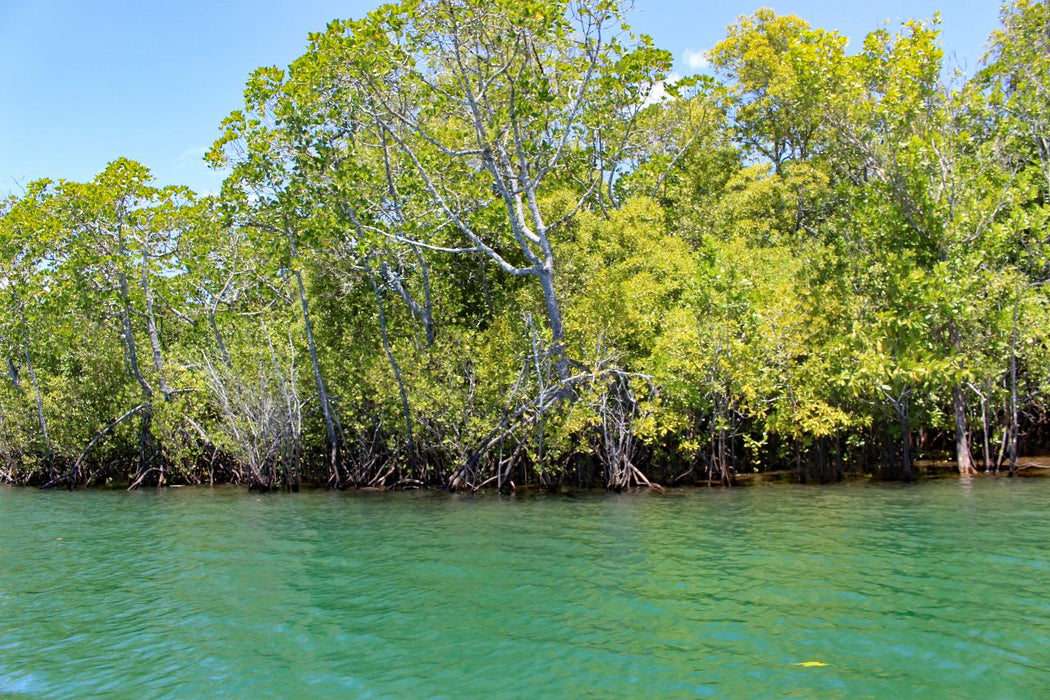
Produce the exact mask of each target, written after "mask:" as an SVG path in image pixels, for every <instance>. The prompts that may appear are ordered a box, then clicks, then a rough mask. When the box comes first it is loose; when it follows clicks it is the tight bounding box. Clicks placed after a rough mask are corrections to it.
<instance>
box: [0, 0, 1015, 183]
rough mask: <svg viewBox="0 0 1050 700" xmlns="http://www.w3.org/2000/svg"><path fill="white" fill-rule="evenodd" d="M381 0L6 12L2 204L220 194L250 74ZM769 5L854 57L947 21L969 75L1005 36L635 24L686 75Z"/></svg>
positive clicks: (1, 31)
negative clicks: (131, 172) (221, 141)
mask: <svg viewBox="0 0 1050 700" xmlns="http://www.w3.org/2000/svg"><path fill="white" fill-rule="evenodd" d="M378 2H379V0H339V1H336V0H284V1H273V0H105V1H104V2H87V0H0V66H2V69H0V194H6V193H11V192H18V191H19V190H20V189H21V186H22V185H24V184H25V183H27V182H29V181H31V180H34V179H36V178H40V177H52V178H60V177H61V178H67V179H72V180H87V179H90V178H91V177H93V176H94V174H95V173H97V172H98V171H100V170H101V169H102V168H103V167H105V164H106V163H107V162H109V161H110V160H113V159H114V158H118V157H122V156H123V157H128V158H133V159H135V160H138V161H141V162H142V163H144V164H145V165H147V166H149V167H150V168H151V169H152V170H153V172H154V174H155V175H156V177H157V180H158V181H159V182H160V183H161V184H165V185H166V184H184V185H188V186H190V187H192V188H194V189H196V190H199V191H214V190H217V189H218V184H219V182H220V180H221V176H220V175H219V174H217V173H213V172H211V171H210V170H208V168H207V167H206V166H205V165H204V164H203V163H202V162H201V154H202V152H203V149H204V148H205V147H207V146H208V145H210V144H211V143H212V141H213V140H214V139H215V137H216V136H217V135H218V125H219V122H220V121H221V120H222V119H223V117H225V116H226V115H227V114H228V113H229V112H230V111H231V110H233V109H236V108H237V107H238V106H239V103H240V101H241V91H242V88H243V85H244V81H245V79H246V78H247V76H248V74H249V73H250V72H251V71H252V70H253V69H254V68H255V67H257V66H261V65H279V66H284V65H287V64H288V63H289V62H290V61H292V60H293V59H294V58H295V57H296V56H298V55H300V54H301V53H302V51H303V49H304V47H305V45H306V35H307V33H308V32H311V31H320V30H322V29H323V28H324V26H325V24H326V23H327V22H328V21H329V20H331V19H334V18H336V17H357V16H360V15H362V14H364V13H365V12H367V11H368V10H369V9H371V8H372V7H374V6H375V5H377V4H378ZM763 5H764V6H767V7H772V8H774V9H775V10H776V11H777V12H779V13H782V14H797V15H799V16H801V17H802V18H804V19H806V20H807V21H809V22H810V24H812V25H814V26H819V27H823V28H825V29H835V30H838V31H839V32H841V33H842V34H845V35H846V36H848V37H850V39H851V45H852V46H854V47H856V46H859V43H860V41H861V39H862V38H863V36H864V34H866V33H867V32H868V31H870V30H872V29H875V28H878V27H881V26H885V23H886V22H887V21H889V22H890V23H891V25H895V24H897V23H899V22H900V21H902V20H905V19H908V18H911V17H915V18H928V17H930V16H932V15H933V13H934V12H936V11H940V12H941V18H942V23H943V35H942V40H943V44H944V48H945V51H946V53H947V54H948V55H949V56H953V57H954V59H955V60H956V61H957V62H958V63H960V64H962V65H963V66H965V67H968V68H970V69H972V68H973V67H974V66H975V65H976V64H977V62H978V61H979V60H980V57H981V56H982V55H983V53H984V50H985V41H986V39H987V37H988V34H989V32H991V30H992V29H994V28H995V27H996V26H997V25H998V5H997V3H996V2H995V0H983V1H977V0H972V1H960V0H941V2H931V1H929V0H910V1H902V0H880V2H863V3H857V2H853V1H850V0H845V1H839V2H831V1H828V2H823V1H820V0H768V1H767V2H761V0H757V1H756V2H754V3H743V2H739V1H738V0H723V1H722V2H710V1H707V0H704V1H698V0H693V1H683V0H636V2H635V7H636V9H635V11H634V13H633V20H632V25H633V27H634V29H635V30H637V31H640V32H645V33H647V34H650V35H652V36H653V37H654V39H655V41H656V44H657V45H658V46H660V47H662V48H665V49H667V50H669V51H672V52H673V53H674V55H675V57H676V61H677V70H678V71H679V72H681V73H689V72H693V71H691V70H690V68H689V63H690V61H689V60H688V59H689V57H690V56H697V55H698V53H699V52H701V51H702V50H704V49H707V48H709V47H711V46H712V45H714V44H715V43H717V42H718V41H719V39H720V38H721V37H722V36H723V35H724V32H725V27H726V26H727V25H728V24H730V23H731V22H733V21H734V20H735V19H736V17H738V16H739V15H741V14H748V13H750V12H752V11H754V9H756V8H757V7H760V6H763ZM699 63H700V61H699V59H697V58H694V59H693V60H692V65H693V66H696V65H698V64H699Z"/></svg>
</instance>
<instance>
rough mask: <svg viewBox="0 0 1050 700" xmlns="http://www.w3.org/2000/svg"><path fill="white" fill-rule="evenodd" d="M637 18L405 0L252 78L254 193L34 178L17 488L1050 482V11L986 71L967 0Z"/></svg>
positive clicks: (13, 423)
mask: <svg viewBox="0 0 1050 700" xmlns="http://www.w3.org/2000/svg"><path fill="white" fill-rule="evenodd" d="M624 20H625V9H624V8H623V7H621V5H620V3H619V2H618V0H486V1H485V2H482V1H481V0H403V1H402V2H400V3H394V4H388V5H384V6H382V7H380V8H378V9H376V10H374V11H373V12H371V13H370V14H368V15H366V16H365V17H363V18H361V19H358V20H346V21H334V22H332V23H330V24H329V25H328V26H327V28H326V29H325V30H324V31H321V32H318V33H315V34H312V35H310V37H309V44H308V46H307V49H306V51H305V53H304V54H303V55H302V56H301V57H300V58H298V59H297V60H296V61H295V62H294V63H292V64H291V65H290V66H288V67H287V68H286V69H279V68H276V67H264V68H260V69H258V70H257V71H255V72H254V73H253V74H252V75H251V77H250V79H249V81H248V83H247V86H246V89H245V91H244V107H243V109H240V110H237V111H235V112H233V113H232V114H230V116H229V117H227V118H226V119H225V120H224V121H223V123H222V124H221V126H220V136H219V138H218V140H217V141H216V143H215V144H214V146H213V147H212V149H211V151H210V152H209V153H208V155H207V156H206V159H207V161H208V162H209V163H210V164H211V165H213V166H214V167H215V168H218V169H221V170H222V171H223V172H224V173H226V179H225V182H224V184H223V187H222V191H221V192H220V193H219V194H217V195H209V196H205V195H198V194H196V193H193V192H191V191H190V190H188V189H186V188H184V187H177V186H167V187H160V186H157V185H156V184H155V183H154V181H153V178H152V175H151V174H150V171H149V170H148V168H147V167H146V166H144V165H142V164H139V163H136V162H133V161H130V160H127V159H123V158H121V159H117V160H114V161H113V162H112V163H110V164H109V165H108V166H107V167H106V169H105V170H104V171H103V172H102V173H100V174H99V175H98V176H97V177H96V178H94V179H93V180H92V181H90V182H83V183H79V182H72V181H68V180H62V179H56V180H41V181H37V182H33V183H31V184H29V185H28V186H27V187H26V188H25V190H24V191H23V192H22V193H20V194H17V195H14V196H12V197H10V198H8V199H7V200H5V201H3V202H2V203H0V364H2V369H3V377H2V378H0V481H2V482H5V483H11V484H22V485H32V486H41V487H48V488H54V487H63V488H79V487H84V486H104V485H107V484H108V485H113V484H122V485H126V486H127V487H128V488H131V489H133V488H138V487H144V486H157V487H159V486H169V485H188V484H207V483H237V484H245V485H247V486H248V487H249V488H251V489H253V490H262V491H266V490H276V489H290V490H298V488H299V486H300V484H303V485H311V486H318V487H326V488H337V489H345V488H358V489H416V488H445V489H448V490H452V491H477V490H478V489H481V488H485V489H493V490H498V491H500V492H507V491H512V490H514V489H516V488H520V487H522V486H524V485H528V486H530V487H537V488H541V489H552V490H553V489H557V488H559V487H560V486H561V485H572V486H574V487H580V488H586V487H599V488H605V489H609V490H613V491H621V490H628V489H635V488H654V489H657V488H662V487H668V486H676V487H677V486H682V485H686V484H695V485H717V486H730V485H732V484H734V483H736V482H738V481H740V482H744V481H753V480H756V479H763V478H770V479H772V478H774V477H775V475H789V476H788V478H790V479H793V480H797V481H807V482H822V483H823V482H831V481H839V480H842V479H843V478H844V477H847V476H850V475H873V476H875V477H877V478H880V479H888V480H898V479H899V480H906V481H910V480H912V479H913V478H915V477H916V476H920V475H921V474H923V473H926V472H927V471H929V470H935V471H940V470H941V469H943V464H944V463H945V460H950V469H951V470H953V471H954V473H957V474H960V475H963V476H967V477H968V476H970V475H973V474H977V473H978V472H987V473H1005V474H1009V475H1014V474H1023V473H1025V472H1028V473H1030V474H1042V473H1043V470H1045V469H1046V463H1045V461H1044V460H1041V459H1026V458H1023V457H1021V455H1022V454H1026V453H1027V454H1038V453H1040V452H1042V451H1044V450H1045V448H1046V447H1047V446H1048V445H1050V420H1048V419H1050V414H1048V412H1047V392H1046V387H1047V386H1048V385H1050V304H1048V302H1050V289H1048V286H1047V285H1046V281H1047V279H1050V255H1048V252H1050V251H1048V246H1050V226H1048V222H1050V97H1048V95H1050V9H1048V5H1047V3H1046V2H1035V1H1033V0H1015V1H1013V2H1010V3H1008V4H1006V5H1004V6H1003V8H1002V12H1001V26H1000V27H999V28H998V29H996V30H995V31H994V32H993V33H992V34H991V37H990V39H989V43H988V45H989V47H990V48H989V51H988V53H987V55H986V56H985V58H984V59H983V61H982V63H981V65H980V67H979V69H978V70H977V71H976V72H975V73H974V74H973V75H960V74H959V73H958V72H953V67H952V66H950V65H946V64H945V61H944V58H943V52H942V50H941V47H940V44H939V40H938V31H939V30H938V22H939V20H938V19H937V17H934V18H933V19H930V20H916V21H909V22H905V23H903V24H901V25H900V26H899V27H896V28H888V29H878V30H876V31H873V32H872V33H871V34H869V35H868V36H867V37H866V38H864V40H863V42H860V43H858V44H856V45H851V46H849V47H848V50H847V42H846V38H845V37H843V36H841V35H840V34H838V33H836V32H834V31H827V30H823V29H819V28H814V27H811V26H810V25H809V24H807V23H806V22H805V21H804V20H802V19H800V18H798V17H795V16H782V15H777V14H775V13H774V12H772V11H771V10H767V9H760V10H757V11H756V12H754V13H753V14H751V15H748V16H742V17H740V19H739V20H738V21H737V22H736V23H734V24H733V25H731V26H730V27H729V28H728V29H727V34H726V37H725V39H724V40H723V41H722V42H720V43H719V44H718V45H717V46H715V47H714V48H713V49H711V50H710V51H709V52H708V55H707V58H708V60H709V61H710V64H711V66H712V69H713V75H712V76H709V75H695V76H686V77H684V78H682V77H679V76H677V75H673V74H672V70H671V69H672V66H673V57H672V56H671V55H670V54H669V53H668V52H666V51H663V50H661V49H659V48H658V47H656V46H654V45H653V43H652V41H651V40H650V39H649V38H648V37H646V36H644V35H637V34H634V33H632V32H631V30H630V29H629V28H628V27H627V26H626V24H625V23H624ZM928 460H937V461H938V462H937V463H938V464H940V465H941V466H940V467H938V466H937V465H936V464H934V463H932V462H929V461H928ZM777 478H779V477H777Z"/></svg>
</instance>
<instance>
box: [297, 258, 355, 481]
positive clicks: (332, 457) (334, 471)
mask: <svg viewBox="0 0 1050 700" xmlns="http://www.w3.org/2000/svg"><path fill="white" fill-rule="evenodd" d="M293 250H294V248H293ZM295 281H296V284H297V285H298V287H299V302H300V304H301V305H302V308H303V325H304V327H305V328H306V345H307V348H309V350H310V364H311V365H313V370H314V380H315V381H316V382H317V396H318V398H319V399H320V402H321V415H322V416H323V417H324V427H325V435H326V438H327V442H328V444H327V446H326V447H327V448H328V453H327V455H326V460H327V462H328V470H329V485H331V486H335V487H337V488H338V487H341V486H342V485H343V474H342V463H341V455H340V451H339V434H338V432H337V431H336V429H335V417H334V416H333V411H332V403H331V400H330V399H329V398H328V389H327V388H326V387H325V384H324V378H323V377H322V376H321V365H320V363H319V362H318V361H317V346H316V345H315V344H314V330H313V324H312V323H311V322H310V307H309V305H308V303H307V301H306V286H305V285H304V284H303V274H302V272H300V271H299V270H298V269H297V270H296V271H295Z"/></svg>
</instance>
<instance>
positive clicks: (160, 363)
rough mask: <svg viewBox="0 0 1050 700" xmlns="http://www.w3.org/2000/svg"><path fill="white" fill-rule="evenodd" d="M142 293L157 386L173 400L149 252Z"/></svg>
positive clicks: (144, 261) (144, 262) (144, 263)
mask: <svg viewBox="0 0 1050 700" xmlns="http://www.w3.org/2000/svg"><path fill="white" fill-rule="evenodd" d="M142 293H143V295H144V296H145V299H146V331H147V333H148V334H149V344H150V348H151V349H152V350H153V366H154V367H155V368H156V370H157V386H158V387H159V388H160V394H161V396H163V397H164V400H165V401H170V400H171V389H170V388H169V387H168V380H167V379H166V378H165V376H164V357H163V354H162V351H161V347H160V334H159V333H158V332H157V319H156V317H155V316H154V315H153V292H152V290H151V289H150V284H149V253H148V252H147V251H145V250H143V252H142Z"/></svg>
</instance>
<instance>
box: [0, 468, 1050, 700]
mask: <svg viewBox="0 0 1050 700" xmlns="http://www.w3.org/2000/svg"><path fill="white" fill-rule="evenodd" d="M1047 506H1050V485H1047V484H1044V483H1032V482H1020V481H1019V480H1010V481H1008V480H1000V481H999V482H992V481H989V480H975V481H974V482H973V483H972V484H970V485H968V486H967V487H966V488H965V489H961V488H959V485H958V484H957V483H954V482H951V481H945V482H940V483H932V484H926V485H920V486H916V487H907V488H905V487H901V486H897V485H850V486H836V487H830V488H804V487H792V486H777V487H755V488H749V489H737V490H731V491H713V492H706V491H698V492H672V493H668V494H665V495H663V496H659V495H652V494H631V495H618V496H601V495H594V496H586V497H581V498H575V499H565V498H555V497H550V498H529V499H504V498H497V497H492V496H485V497H479V498H469V497H466V498H465V497H454V496H448V495H441V494H426V493H420V494H414V495H409V494H399V495H387V494H372V495H369V496H368V497H363V498H362V497H354V496H352V495H350V494H338V493H323V492H316V493H301V494H298V495H297V496H292V495H276V496H266V497H258V496H255V495H252V496H248V495H246V494H244V493H242V492H239V491H236V490H233V489H222V488H220V489H214V490H207V489H179V490H177V491H171V492H161V493H152V492H141V493H137V494H122V493H110V492H77V493H72V494H69V493H39V492H35V491H29V490H12V489H0V528H2V529H3V532H4V533H5V537H4V538H3V540H2V541H0V608H2V613H3V615H2V616H0V693H5V694H19V693H26V694H42V695H71V694H76V695H80V694H92V693H94V694H110V693H119V694H125V695H146V696H154V695H169V694H171V695H176V696H184V697H196V696H199V695H214V694H228V695H236V696H246V695H247V696H250V695H255V694H276V695H292V696H295V695H302V694H310V695H330V696H345V695H379V696H391V695H393V696H399V695H418V694H427V695H446V696H459V695H529V696H533V695H542V694H550V695H556V696H566V695H571V696H575V695H600V696H639V695H672V696H681V695H700V696H707V695H744V696H750V695H760V694H776V695H802V696H806V695H812V694H814V693H816V694H831V695H844V694H851V695H852V694H859V695H884V694H891V693H904V694H908V695H913V694H917V693H933V694H939V695H968V696H975V695H991V696H997V695H1037V694H1040V693H1041V692H1043V691H1045V688H1046V687H1048V686H1050V674H1048V671H1047V669H1048V668H1050V658H1048V652H1047V649H1050V599H1048V598H1047V596H1046V595H1045V591H1046V590H1047V585H1048V584H1050V558H1048V556H1047V551H1046V548H1045V546H1044V539H1043V538H1044V536H1045V532H1046V531H1047V529H1048V527H1050V508H1048V507H1047ZM1018 522H1022V523H1024V527H1023V528H1020V527H1018V526H1017V525H1016V523H1018ZM58 538H61V539H58ZM807 661H820V662H823V663H825V664H827V665H826V666H823V667H800V666H797V665H796V664H799V663H802V662H807Z"/></svg>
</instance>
